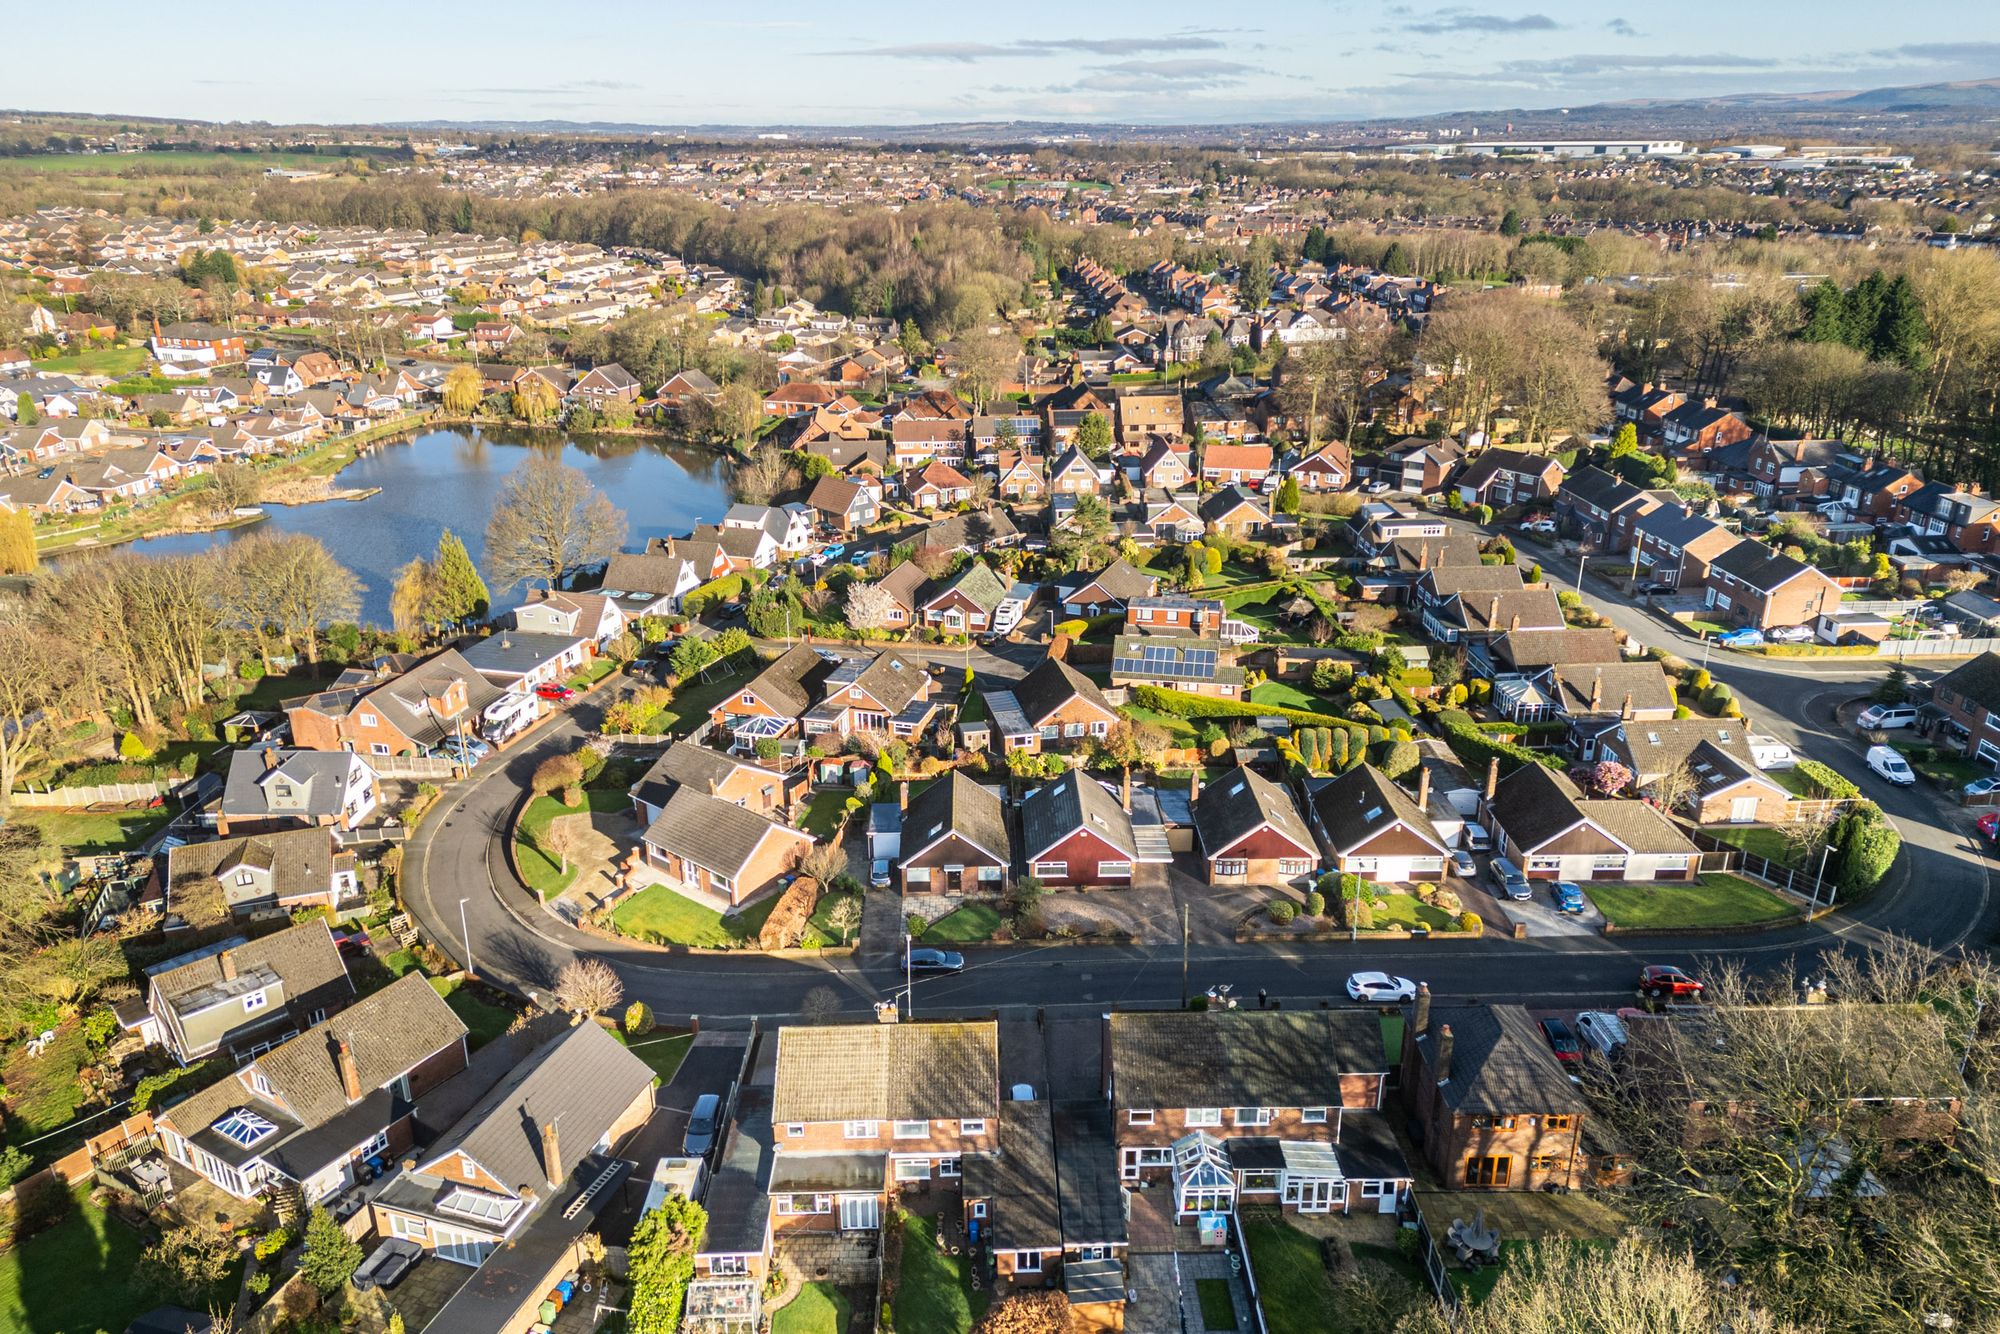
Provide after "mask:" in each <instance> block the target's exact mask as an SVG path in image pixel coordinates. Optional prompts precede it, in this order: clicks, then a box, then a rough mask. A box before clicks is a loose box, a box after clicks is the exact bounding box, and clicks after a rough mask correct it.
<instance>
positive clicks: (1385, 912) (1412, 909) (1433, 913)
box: [1375, 894, 1458, 931]
mask: <svg viewBox="0 0 2000 1334" xmlns="http://www.w3.org/2000/svg"><path fill="white" fill-rule="evenodd" d="M1382 897H1383V900H1384V901H1383V902H1381V903H1379V904H1377V905H1376V907H1375V929H1376V930H1378V931H1381V930H1385V929H1387V928H1389V927H1400V928H1402V929H1403V930H1405V931H1407V930H1409V929H1410V928H1411V927H1413V926H1427V927H1429V928H1430V929H1431V930H1433V931H1450V930H1453V929H1455V928H1456V927H1457V925H1458V915H1457V914H1456V913H1448V912H1446V911H1445V910H1444V909H1442V908H1434V907H1432V906H1431V905H1430V904H1428V903H1425V902H1423V901H1422V900H1420V899H1418V898H1417V896H1416V895H1414V894H1385V895H1383V896H1382Z"/></svg>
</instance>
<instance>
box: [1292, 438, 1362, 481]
mask: <svg viewBox="0 0 2000 1334" xmlns="http://www.w3.org/2000/svg"><path fill="white" fill-rule="evenodd" d="M1285 475H1286V476H1287V477H1291V478H1294V479H1296V480H1297V481H1298V484H1299V489H1300V490H1301V491H1307V492H1314V493H1319V492H1331V491H1345V490H1346V489H1347V488H1348V486H1349V485H1350V484H1352V482H1353V481H1354V458H1353V455H1351V454H1350V453H1349V452H1348V449H1347V446H1346V445H1344V444H1342V443H1341V442H1340V441H1338V440H1333V441H1328V442H1327V443H1326V444H1324V445H1321V446H1320V447H1319V448H1318V449H1317V450H1315V451H1314V452H1313V453H1311V454H1307V455H1305V456H1304V457H1303V458H1300V459H1298V460H1296V461H1294V462H1293V463H1292V464H1291V465H1290V466H1289V467H1287V468H1286V469H1285Z"/></svg>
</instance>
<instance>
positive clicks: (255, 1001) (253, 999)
mask: <svg viewBox="0 0 2000 1334" xmlns="http://www.w3.org/2000/svg"><path fill="white" fill-rule="evenodd" d="M269 1003H270V997H268V996H266V995H265V994H264V988H262V987H259V988H257V989H256V990H255V991H247V992H245V993H244V994H243V1012H244V1013H245V1014H249V1013H251V1012H252V1011H255V1010H261V1009H263V1008H264V1007H265V1006H266V1005H267V1004H269Z"/></svg>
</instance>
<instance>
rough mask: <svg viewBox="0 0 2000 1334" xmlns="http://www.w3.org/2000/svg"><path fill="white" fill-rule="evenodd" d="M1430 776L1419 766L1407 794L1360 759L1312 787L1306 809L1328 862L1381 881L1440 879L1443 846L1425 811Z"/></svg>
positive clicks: (1341, 868) (1444, 854) (1343, 871)
mask: <svg viewBox="0 0 2000 1334" xmlns="http://www.w3.org/2000/svg"><path fill="white" fill-rule="evenodd" d="M1430 781H1431V773H1430V770H1429V769H1423V770H1421V772H1420V774H1419V776H1418V779H1417V784H1418V786H1417V794H1416V796H1415V797H1414V798H1412V797H1411V796H1410V795H1409V794H1408V793H1406V792H1405V791H1403V789H1402V788H1401V787H1399V786H1398V785H1397V784H1396V783H1395V782H1394V781H1393V780H1392V779H1390V778H1387V777H1385V776H1384V775H1383V774H1382V771H1381V770H1379V769H1377V768H1376V767H1375V766H1374V765H1372V764H1361V765H1357V766H1355V767H1354V768H1352V769H1349V770H1348V771H1347V772H1346V773H1344V774H1342V775H1340V776H1339V777H1338V778H1335V779H1333V780H1332V781H1331V782H1328V783H1325V784H1323V785H1322V786H1321V787H1320V788H1319V789H1318V790H1317V791H1315V792H1313V793H1312V795H1311V797H1310V798H1309V799H1308V801H1307V814H1308V816H1309V818H1310V820H1311V822H1312V827H1313V829H1314V830H1315V831H1316V832H1317V833H1318V834H1319V837H1320V843H1321V846H1322V847H1324V848H1325V850H1326V853H1327V861H1328V864H1329V865H1331V866H1332V868H1333V869H1334V870H1335V871H1338V872H1341V873H1343V874H1346V873H1349V872H1352V873H1353V874H1355V875H1358V876H1360V877H1361V878H1362V879H1364V880H1374V881H1378V882H1380V883H1383V884H1391V885H1394V884H1404V883H1406V882H1409V881H1416V880H1429V881H1433V882H1434V881H1437V880H1440V879H1442V878H1443V877H1444V865H1445V857H1446V855H1447V850H1446V848H1445V842H1444V840H1443V839H1442V838H1440V837H1438V832H1437V830H1436V828H1434V827H1433V826H1432V824H1431V820H1430V816H1429V815H1428V814H1426V807H1428V805H1429V804H1430Z"/></svg>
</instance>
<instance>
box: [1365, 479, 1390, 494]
mask: <svg viewBox="0 0 2000 1334" xmlns="http://www.w3.org/2000/svg"><path fill="white" fill-rule="evenodd" d="M1388 490H1389V484H1388V483H1387V482H1370V483H1369V484H1368V494H1369V495H1371V496H1379V495H1384V494H1386V493H1387V492H1388Z"/></svg>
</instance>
